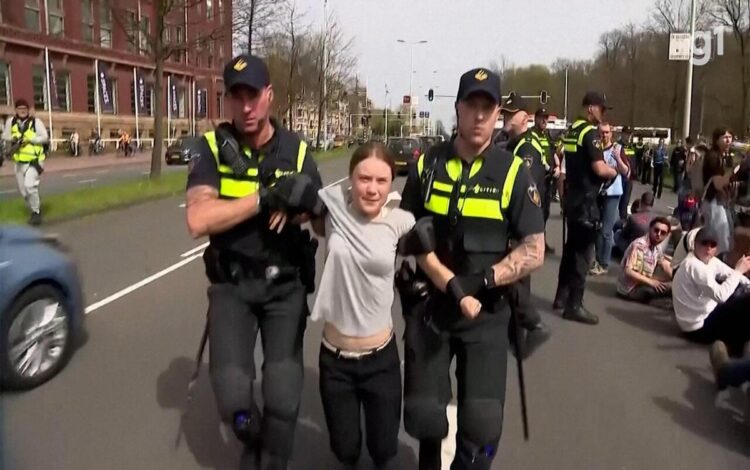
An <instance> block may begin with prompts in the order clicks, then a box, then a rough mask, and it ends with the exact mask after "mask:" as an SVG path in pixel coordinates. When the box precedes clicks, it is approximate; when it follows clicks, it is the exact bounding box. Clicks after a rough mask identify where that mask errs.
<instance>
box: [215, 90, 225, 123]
mask: <svg viewBox="0 0 750 470" xmlns="http://www.w3.org/2000/svg"><path fill="white" fill-rule="evenodd" d="M223 116H224V97H223V96H222V93H221V92H217V93H216V117H217V118H222V117H223Z"/></svg>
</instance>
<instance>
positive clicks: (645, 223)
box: [615, 191, 657, 253]
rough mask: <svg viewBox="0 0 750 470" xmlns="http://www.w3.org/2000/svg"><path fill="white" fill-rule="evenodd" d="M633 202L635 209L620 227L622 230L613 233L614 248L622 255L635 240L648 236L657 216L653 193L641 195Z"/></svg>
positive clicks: (648, 192)
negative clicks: (652, 222)
mask: <svg viewBox="0 0 750 470" xmlns="http://www.w3.org/2000/svg"><path fill="white" fill-rule="evenodd" d="M637 202H638V204H637V206H636V202H633V206H636V208H637V210H636V209H632V210H631V214H630V216H629V217H628V220H626V221H625V223H624V224H623V226H622V229H621V230H619V231H618V232H616V233H615V246H616V247H617V248H618V249H619V250H620V253H624V252H625V250H627V248H628V246H630V244H631V243H633V241H634V240H635V239H636V238H639V237H642V236H644V235H646V234H648V231H649V226H650V224H651V221H652V220H654V218H655V217H656V216H657V214H656V213H655V212H654V193H652V192H650V191H647V192H645V193H643V194H641V198H640V200H639V201H637Z"/></svg>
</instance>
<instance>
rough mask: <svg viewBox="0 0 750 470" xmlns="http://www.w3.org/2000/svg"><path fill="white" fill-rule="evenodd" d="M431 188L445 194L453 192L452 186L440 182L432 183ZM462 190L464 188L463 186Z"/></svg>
mask: <svg viewBox="0 0 750 470" xmlns="http://www.w3.org/2000/svg"><path fill="white" fill-rule="evenodd" d="M432 188H433V189H437V190H440V191H445V192H447V193H450V192H451V191H453V185H452V184H446V183H441V182H440V181H434V182H433V183H432ZM464 188H466V186H464ZM464 190H465V189H464Z"/></svg>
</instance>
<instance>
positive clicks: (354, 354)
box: [321, 332, 394, 360]
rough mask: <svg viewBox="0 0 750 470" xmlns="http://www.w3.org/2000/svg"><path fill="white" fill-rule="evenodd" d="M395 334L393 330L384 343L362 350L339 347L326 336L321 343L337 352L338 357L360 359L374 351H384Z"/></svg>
mask: <svg viewBox="0 0 750 470" xmlns="http://www.w3.org/2000/svg"><path fill="white" fill-rule="evenodd" d="M393 336H394V334H393V332H391V335H390V336H389V337H388V339H387V340H386V341H385V342H384V343H383V344H381V345H380V346H377V347H374V348H372V349H364V350H361V351H347V350H345V349H341V348H337V347H336V346H334V345H333V344H331V343H330V342H329V341H328V340H327V339H325V337H323V338H322V340H321V344H322V345H323V347H324V348H326V349H327V350H329V351H331V352H332V353H333V354H335V355H336V357H339V358H341V359H355V360H358V359H362V358H365V357H367V356H370V355H372V354H374V353H376V352H378V351H382V350H383V349H385V348H386V347H387V346H388V345H389V344H390V343H391V341H392V340H393Z"/></svg>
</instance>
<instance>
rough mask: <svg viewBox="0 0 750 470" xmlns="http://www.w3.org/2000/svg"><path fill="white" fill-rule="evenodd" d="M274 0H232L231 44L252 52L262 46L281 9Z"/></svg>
mask: <svg viewBox="0 0 750 470" xmlns="http://www.w3.org/2000/svg"><path fill="white" fill-rule="evenodd" d="M276 4H277V2H276V1H275V0H233V2H232V5H233V6H232V9H233V10H232V11H233V15H232V45H233V47H234V49H235V50H239V51H242V52H249V53H253V52H256V51H257V50H258V49H259V48H261V47H262V45H263V44H264V42H265V40H266V39H267V38H268V35H269V34H271V31H272V30H273V29H274V27H275V24H276V22H277V21H278V20H279V16H280V14H281V9H279V8H278V7H277V5H276Z"/></svg>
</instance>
